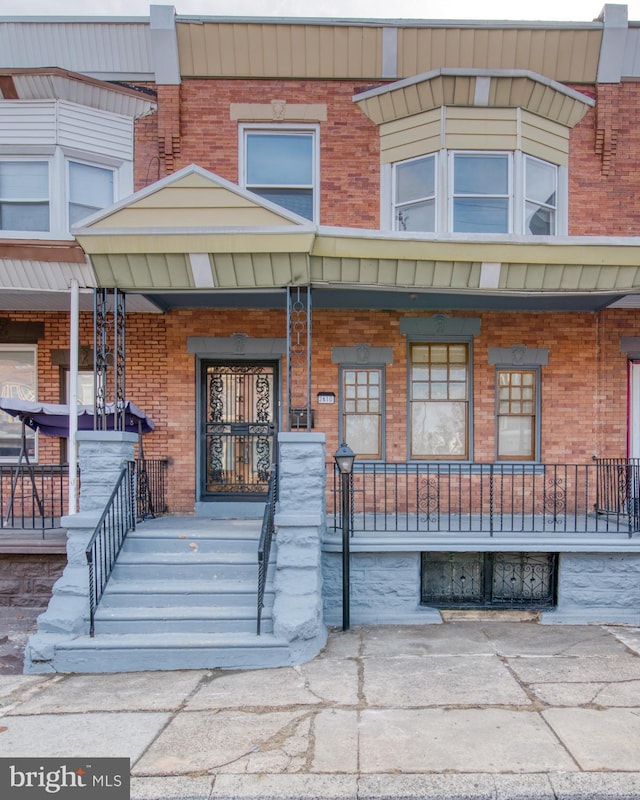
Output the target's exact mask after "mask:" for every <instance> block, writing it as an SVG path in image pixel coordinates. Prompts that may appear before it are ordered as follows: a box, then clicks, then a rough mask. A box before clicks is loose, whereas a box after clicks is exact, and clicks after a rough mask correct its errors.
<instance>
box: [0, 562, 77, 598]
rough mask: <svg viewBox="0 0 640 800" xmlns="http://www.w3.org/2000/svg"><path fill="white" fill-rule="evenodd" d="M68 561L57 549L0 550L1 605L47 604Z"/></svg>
mask: <svg viewBox="0 0 640 800" xmlns="http://www.w3.org/2000/svg"><path fill="white" fill-rule="evenodd" d="M66 563H67V559H66V556H64V555H61V554H57V553H46V554H41V555H38V554H35V553H0V606H2V607H10V606H11V607H16V608H45V607H46V606H47V603H48V602H49V600H50V599H51V591H52V589H53V584H54V583H55V582H56V581H57V580H58V578H59V577H60V576H61V575H62V571H63V570H64V567H65V564H66Z"/></svg>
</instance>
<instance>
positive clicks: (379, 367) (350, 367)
mask: <svg viewBox="0 0 640 800" xmlns="http://www.w3.org/2000/svg"><path fill="white" fill-rule="evenodd" d="M374 370H375V371H376V372H379V373H380V412H379V417H380V430H379V432H378V435H379V448H380V455H378V456H370V455H369V456H367V455H358V460H359V461H366V462H383V461H384V460H385V453H386V422H385V419H386V383H385V379H386V375H385V365H384V364H368V363H367V364H352V363H344V364H342V363H341V364H340V367H339V370H338V373H339V374H338V398H339V401H338V431H339V438H340V441H341V442H343V441H346V438H345V415H346V412H345V408H344V407H345V400H346V398H345V396H344V375H345V373H346V372H349V371H360V372H363V371H369V372H373V371H374ZM347 444H349V445H350V446H351V447H353V445H352V444H351V443H349V442H347Z"/></svg>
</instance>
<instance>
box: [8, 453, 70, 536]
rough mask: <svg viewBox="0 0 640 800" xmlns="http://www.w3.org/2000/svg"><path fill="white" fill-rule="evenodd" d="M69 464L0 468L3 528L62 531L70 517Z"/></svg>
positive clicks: (43, 531)
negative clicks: (62, 519) (62, 520)
mask: <svg viewBox="0 0 640 800" xmlns="http://www.w3.org/2000/svg"><path fill="white" fill-rule="evenodd" d="M68 480H69V467H68V466H67V465H66V464H20V465H11V464H2V465H0V511H1V512H2V517H1V518H0V528H14V529H26V530H41V531H42V536H43V538H44V535H45V530H47V529H49V530H51V529H54V528H59V527H60V517H62V516H63V515H64V514H66V513H67V512H66V502H67V486H68Z"/></svg>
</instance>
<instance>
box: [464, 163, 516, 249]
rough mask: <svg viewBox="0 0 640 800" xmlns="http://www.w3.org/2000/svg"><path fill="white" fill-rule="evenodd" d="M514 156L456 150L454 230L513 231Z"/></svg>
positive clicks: (474, 231) (475, 231)
mask: <svg viewBox="0 0 640 800" xmlns="http://www.w3.org/2000/svg"><path fill="white" fill-rule="evenodd" d="M510 164H511V156H510V155H509V154H508V153H453V154H452V172H453V174H452V175H451V177H450V184H451V186H452V191H451V229H452V231H454V232H455V233H509V232H510V230H511V167H510Z"/></svg>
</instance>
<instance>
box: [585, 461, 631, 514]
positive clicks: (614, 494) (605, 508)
mask: <svg viewBox="0 0 640 800" xmlns="http://www.w3.org/2000/svg"><path fill="white" fill-rule="evenodd" d="M593 460H594V462H595V463H596V466H597V474H598V485H597V488H596V511H597V512H598V513H599V514H619V513H625V512H626V513H628V514H629V516H630V518H631V520H632V523H633V529H634V530H638V529H640V458H596V457H595V456H594V459H593Z"/></svg>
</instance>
